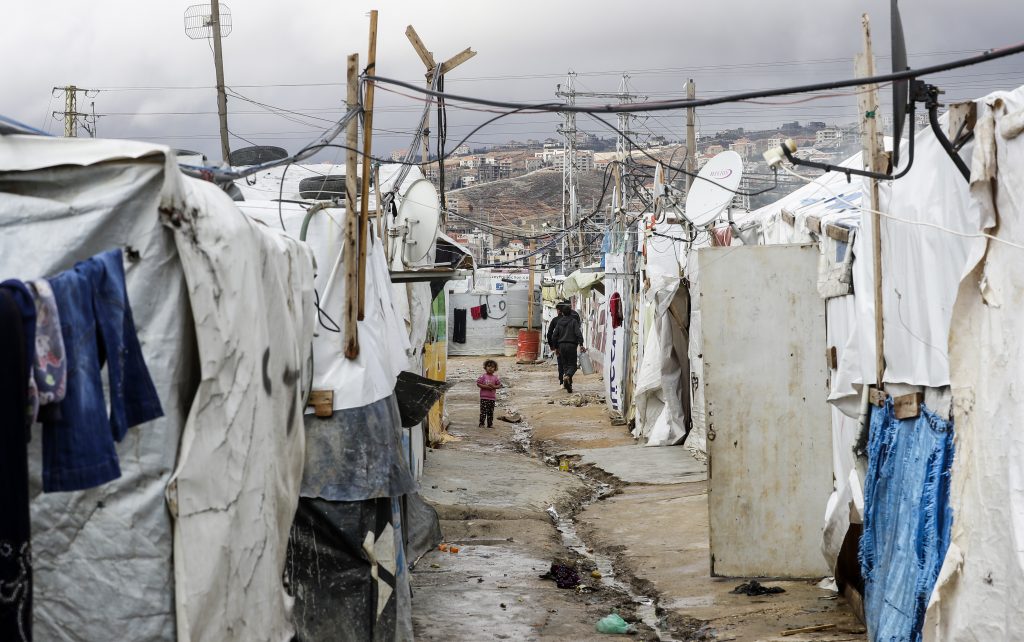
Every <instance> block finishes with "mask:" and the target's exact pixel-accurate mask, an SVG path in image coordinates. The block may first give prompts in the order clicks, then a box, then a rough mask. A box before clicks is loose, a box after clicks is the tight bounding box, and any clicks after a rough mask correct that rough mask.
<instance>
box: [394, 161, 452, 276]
mask: <svg viewBox="0 0 1024 642" xmlns="http://www.w3.org/2000/svg"><path fill="white" fill-rule="evenodd" d="M399 201H400V202H399V204H398V212H397V213H396V215H395V219H394V221H393V222H392V223H391V227H390V229H389V231H388V241H389V243H390V244H391V245H390V254H389V255H390V256H391V269H393V270H405V269H409V268H418V267H433V266H434V260H435V257H436V252H437V244H436V243H435V241H436V240H437V232H438V223H439V219H440V217H441V200H440V198H439V197H438V195H437V190H436V189H434V186H433V184H432V183H431V182H430V181H428V180H427V179H425V178H421V179H419V180H415V181H413V182H412V183H411V184H409V186H408V187H407V188H406V189H405V193H404V194H402V196H400V197H399Z"/></svg>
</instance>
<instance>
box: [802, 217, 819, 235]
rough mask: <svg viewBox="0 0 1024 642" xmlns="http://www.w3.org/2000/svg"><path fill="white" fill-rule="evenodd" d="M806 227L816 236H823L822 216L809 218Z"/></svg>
mask: <svg viewBox="0 0 1024 642" xmlns="http://www.w3.org/2000/svg"><path fill="white" fill-rule="evenodd" d="M806 225H807V229H808V230H810V231H812V232H814V233H815V234H821V217H820V216H808V217H807V223H806Z"/></svg>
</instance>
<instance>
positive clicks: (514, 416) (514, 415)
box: [498, 411, 523, 424]
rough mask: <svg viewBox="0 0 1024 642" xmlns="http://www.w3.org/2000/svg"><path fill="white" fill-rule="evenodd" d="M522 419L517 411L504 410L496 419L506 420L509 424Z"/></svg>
mask: <svg viewBox="0 0 1024 642" xmlns="http://www.w3.org/2000/svg"><path fill="white" fill-rule="evenodd" d="M522 420H523V417H522V415H520V414H519V413H518V412H511V411H509V412H506V413H505V414H504V415H502V416H500V417H498V421H507V422H508V423H510V424H517V423H519V422H521V421H522Z"/></svg>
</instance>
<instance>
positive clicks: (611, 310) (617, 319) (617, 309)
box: [608, 292, 622, 328]
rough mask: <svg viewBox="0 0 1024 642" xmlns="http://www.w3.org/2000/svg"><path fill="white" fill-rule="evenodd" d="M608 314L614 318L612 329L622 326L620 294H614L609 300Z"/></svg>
mask: <svg viewBox="0 0 1024 642" xmlns="http://www.w3.org/2000/svg"><path fill="white" fill-rule="evenodd" d="M608 314H610V315H611V318H612V328H617V327H619V326H621V325H622V297H621V296H620V295H619V293H618V292H615V293H613V294H612V296H611V297H610V298H609V299H608Z"/></svg>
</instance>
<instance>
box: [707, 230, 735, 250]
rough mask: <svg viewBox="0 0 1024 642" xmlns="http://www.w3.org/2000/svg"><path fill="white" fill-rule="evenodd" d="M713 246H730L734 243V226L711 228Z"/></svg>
mask: <svg viewBox="0 0 1024 642" xmlns="http://www.w3.org/2000/svg"><path fill="white" fill-rule="evenodd" d="M711 245H712V247H729V246H730V245H732V227H730V226H728V225H725V226H723V227H716V228H714V229H712V230H711Z"/></svg>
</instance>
